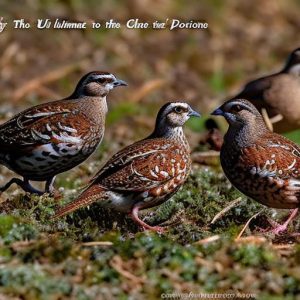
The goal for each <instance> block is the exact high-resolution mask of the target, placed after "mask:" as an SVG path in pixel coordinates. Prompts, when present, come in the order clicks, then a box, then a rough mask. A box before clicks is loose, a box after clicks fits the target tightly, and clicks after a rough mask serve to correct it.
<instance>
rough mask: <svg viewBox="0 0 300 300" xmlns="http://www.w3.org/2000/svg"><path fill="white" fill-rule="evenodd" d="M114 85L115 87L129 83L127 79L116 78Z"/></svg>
mask: <svg viewBox="0 0 300 300" xmlns="http://www.w3.org/2000/svg"><path fill="white" fill-rule="evenodd" d="M113 85H114V87H117V86H122V85H123V86H127V85H128V84H127V83H126V82H125V81H123V80H121V79H116V80H115V81H114V82H113Z"/></svg>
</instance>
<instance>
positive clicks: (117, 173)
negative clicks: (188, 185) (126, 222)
mask: <svg viewBox="0 0 300 300" xmlns="http://www.w3.org/2000/svg"><path fill="white" fill-rule="evenodd" d="M191 116H196V117H200V115H199V114H198V113H197V112H195V111H194V110H192V108H191V107H190V106H189V105H188V104H187V103H184V102H170V103H167V104H165V105H164V106H163V107H162V108H161V109H160V111H159V113H158V115H157V119H156V124H155V129H154V131H153V133H152V134H151V135H150V136H148V137H147V138H145V139H143V140H141V141H138V142H136V143H134V144H132V145H130V146H128V147H126V148H124V149H123V150H121V151H119V152H118V153H116V154H115V155H113V156H112V158H111V159H110V160H109V161H108V162H107V163H106V164H105V165H104V166H103V167H102V169H101V170H100V171H99V172H98V173H97V174H96V176H95V177H94V179H93V180H92V181H91V183H90V185H89V186H88V187H87V188H86V189H85V190H84V191H83V192H82V193H81V195H79V197H78V198H76V199H75V200H74V201H72V202H71V203H69V204H67V205H66V206H64V207H62V208H60V209H58V210H57V212H56V214H55V216H54V218H58V217H62V216H64V215H66V214H68V213H70V212H72V211H75V210H77V209H79V208H81V207H84V206H87V205H89V204H91V203H93V202H95V201H99V202H101V203H102V204H103V206H107V207H110V208H114V209H115V210H117V211H121V212H125V213H129V214H131V216H132V218H133V220H134V221H135V222H137V223H138V224H140V225H141V226H142V227H143V228H144V229H150V230H154V231H162V228H161V227H158V226H155V227H152V226H150V225H148V224H146V223H145V222H143V221H142V220H141V219H140V218H139V215H138V212H139V210H140V209H145V208H150V207H154V206H157V205H159V204H161V203H163V202H164V201H166V200H167V199H169V198H170V197H171V196H172V195H173V194H174V193H176V191H177V190H178V189H179V188H180V187H181V186H182V185H183V183H184V182H185V180H186V179H187V177H188V175H189V172H190V168H191V159H190V147H189V144H188V141H187V139H186V137H185V135H184V133H183V129H182V126H183V125H184V123H185V122H186V121H187V120H188V119H189V118H190V117H191Z"/></svg>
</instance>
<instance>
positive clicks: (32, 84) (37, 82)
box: [12, 59, 89, 102]
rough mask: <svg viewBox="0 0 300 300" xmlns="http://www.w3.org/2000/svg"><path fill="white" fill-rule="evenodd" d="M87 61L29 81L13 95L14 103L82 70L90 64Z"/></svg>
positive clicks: (84, 60)
mask: <svg viewBox="0 0 300 300" xmlns="http://www.w3.org/2000/svg"><path fill="white" fill-rule="evenodd" d="M88 62H89V61H88V60H87V59H83V60H81V61H79V62H76V63H73V64H69V65H66V66H63V67H61V68H58V69H55V70H52V71H50V72H48V73H46V74H45V75H43V76H40V75H39V76H38V77H36V78H33V79H31V80H29V81H27V82H26V83H25V84H23V85H22V86H21V87H19V88H18V89H17V90H16V91H15V92H14V93H13V95H12V99H13V102H17V101H19V100H20V99H21V98H22V97H24V96H25V95H26V94H28V93H29V92H31V91H33V90H36V89H38V88H39V87H40V86H42V85H44V84H47V83H49V82H52V81H55V80H58V79H59V78H62V77H64V76H65V75H67V74H69V73H71V72H73V71H74V70H76V69H78V68H79V69H80V68H82V67H84V66H85V65H87V64H88Z"/></svg>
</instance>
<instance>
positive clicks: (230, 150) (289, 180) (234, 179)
mask: <svg viewBox="0 0 300 300" xmlns="http://www.w3.org/2000/svg"><path fill="white" fill-rule="evenodd" d="M213 114H214V115H223V116H224V117H225V119H226V120H227V122H228V123H229V129H228V131H227V133H226V135H225V137H224V144H223V146H222V149H221V164H222V167H223V170H224V173H225V174H226V176H227V178H228V179H229V180H230V181H231V183H232V184H233V185H234V186H235V187H236V188H237V189H239V190H240V191H241V192H243V193H244V194H245V195H247V196H249V197H251V198H252V199H255V200H256V201H258V202H260V203H262V204H264V205H266V206H269V207H273V208H285V209H290V208H293V209H295V208H298V207H299V206H300V173H299V172H300V147H299V146H298V145H297V144H295V143H293V142H292V141H290V140H288V139H286V138H285V137H283V136H281V135H279V134H276V133H273V132H271V131H269V130H268V129H267V128H266V125H265V123H264V121H263V119H262V116H261V115H260V114H259V112H258V111H257V109H256V108H255V107H254V106H253V105H252V104H251V103H250V102H249V101H247V100H242V99H234V100H230V101H227V102H225V103H224V104H223V105H222V106H221V107H220V108H218V109H216V110H215V111H214V112H213Z"/></svg>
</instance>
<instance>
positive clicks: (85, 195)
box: [53, 185, 104, 219]
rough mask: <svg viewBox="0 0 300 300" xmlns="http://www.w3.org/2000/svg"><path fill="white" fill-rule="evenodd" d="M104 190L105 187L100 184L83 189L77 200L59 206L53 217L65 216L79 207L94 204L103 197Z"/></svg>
mask: <svg viewBox="0 0 300 300" xmlns="http://www.w3.org/2000/svg"><path fill="white" fill-rule="evenodd" d="M103 192H104V189H103V187H101V186H99V185H91V186H90V187H88V188H87V189H86V190H85V191H83V192H82V193H81V194H80V195H79V196H78V197H77V198H76V199H75V200H73V201H72V202H70V203H68V204H66V205H65V206H63V207H61V208H58V209H57V210H56V212H55V215H54V216H53V219H57V218H60V217H63V216H65V215H67V214H69V213H71V212H73V211H75V210H77V209H79V208H82V207H85V206H88V205H90V204H92V203H93V202H95V201H97V200H99V199H100V198H101V194H102V193H103Z"/></svg>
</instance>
